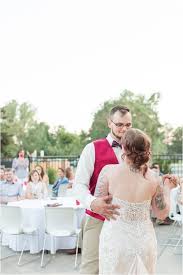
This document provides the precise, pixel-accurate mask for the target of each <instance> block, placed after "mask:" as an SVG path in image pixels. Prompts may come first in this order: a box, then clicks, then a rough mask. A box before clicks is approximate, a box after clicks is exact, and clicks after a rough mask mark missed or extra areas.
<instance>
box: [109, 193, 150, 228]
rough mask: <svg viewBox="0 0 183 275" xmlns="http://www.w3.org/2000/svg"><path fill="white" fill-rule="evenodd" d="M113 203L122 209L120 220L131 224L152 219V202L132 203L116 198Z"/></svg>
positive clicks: (120, 210)
mask: <svg viewBox="0 0 183 275" xmlns="http://www.w3.org/2000/svg"><path fill="white" fill-rule="evenodd" d="M113 202H114V203H115V204H118V205H119V206H120V207H121V208H120V209H119V213H120V216H119V217H118V220H121V221H124V222H130V223H131V222H143V221H147V220H149V218H150V204H151V202H150V200H146V201H144V202H140V203H131V202H128V201H125V200H122V199H118V198H116V197H114V198H113Z"/></svg>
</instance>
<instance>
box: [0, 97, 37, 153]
mask: <svg viewBox="0 0 183 275" xmlns="http://www.w3.org/2000/svg"><path fill="white" fill-rule="evenodd" d="M34 115H35V109H34V108H33V107H32V106H31V105H30V104H28V103H23V104H21V105H19V104H18V103H17V102H16V100H12V101H10V102H9V103H8V104H7V105H5V106H3V107H2V108H1V153H2V157H12V156H14V155H16V153H17V151H18V150H19V148H20V147H22V145H23V140H24V136H25V134H26V132H27V131H28V129H29V128H31V127H32V126H33V124H34V122H35V120H34Z"/></svg>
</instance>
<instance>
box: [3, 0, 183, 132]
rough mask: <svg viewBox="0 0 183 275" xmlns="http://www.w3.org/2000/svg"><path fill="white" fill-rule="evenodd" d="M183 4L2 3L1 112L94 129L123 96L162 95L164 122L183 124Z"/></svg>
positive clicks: (165, 0)
mask: <svg viewBox="0 0 183 275" xmlns="http://www.w3.org/2000/svg"><path fill="white" fill-rule="evenodd" d="M182 15H183V1H181V0H180V1H176V0H174V1H169V0H161V1H159V0H153V1H148V0H143V1H141V0H138V1H135V0H134V1H130V0H128V1H114V0H113V1H107V0H105V1H101V0H97V1H95V0H93V1H87V0H83V1H79V0H77V1H76V0H75V1H71V0H65V1H60V0H58V1H54V0H51V1H46V0H42V1H41V0H35V1H33V0H30V1H27V0H22V1H18V0H12V1H9V0H1V1H0V37H1V43H0V97H1V100H0V102H1V105H3V104H5V103H6V102H7V101H8V100H11V99H16V100H17V101H18V102H19V103H22V102H23V101H27V102H30V103H31V104H33V105H34V106H35V107H36V108H37V118H38V119H40V120H42V121H46V122H48V123H49V124H50V125H58V124H62V125H64V126H65V127H66V129H68V130H70V131H79V130H80V129H84V130H88V128H89V127H90V125H91V122H92V115H93V113H94V112H95V111H96V110H97V109H98V108H99V106H100V104H101V103H103V102H104V101H105V100H108V99H111V98H116V97H118V96H119V94H120V91H122V90H124V89H128V90H131V91H133V92H134V93H137V94H138V93H143V94H146V95H150V94H151V93H152V92H160V93H161V95H162V97H161V102H160V105H159V115H160V119H161V121H162V122H163V123H164V122H167V123H170V124H172V125H174V126H178V125H181V124H182V121H183V119H182V117H183V115H181V113H183V112H182V95H181V93H182V91H183V81H182V73H183V50H182V49H183V39H182V28H183V27H182V26H183V16H182Z"/></svg>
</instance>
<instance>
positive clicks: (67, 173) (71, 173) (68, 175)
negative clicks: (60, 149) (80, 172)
mask: <svg viewBox="0 0 183 275" xmlns="http://www.w3.org/2000/svg"><path fill="white" fill-rule="evenodd" d="M65 176H66V178H67V179H68V180H69V184H68V186H67V188H72V185H73V183H74V171H73V168H72V167H70V166H69V167H67V168H66V169H65Z"/></svg>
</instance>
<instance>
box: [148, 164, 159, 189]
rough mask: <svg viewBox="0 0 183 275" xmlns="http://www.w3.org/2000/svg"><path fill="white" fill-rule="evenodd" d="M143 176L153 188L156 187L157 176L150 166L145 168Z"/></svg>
mask: <svg viewBox="0 0 183 275" xmlns="http://www.w3.org/2000/svg"><path fill="white" fill-rule="evenodd" d="M145 178H146V179H147V180H148V181H149V183H150V184H151V186H152V187H153V188H156V187H157V185H158V183H159V181H158V178H157V176H156V175H155V173H154V172H153V171H152V170H151V169H150V168H148V169H147V172H146V175H145Z"/></svg>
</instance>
